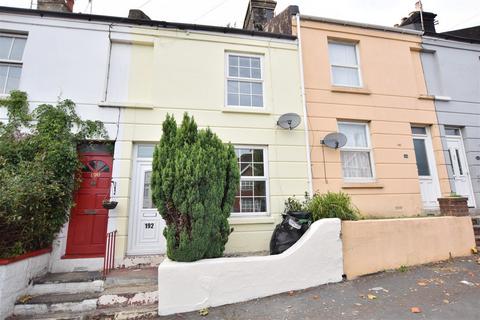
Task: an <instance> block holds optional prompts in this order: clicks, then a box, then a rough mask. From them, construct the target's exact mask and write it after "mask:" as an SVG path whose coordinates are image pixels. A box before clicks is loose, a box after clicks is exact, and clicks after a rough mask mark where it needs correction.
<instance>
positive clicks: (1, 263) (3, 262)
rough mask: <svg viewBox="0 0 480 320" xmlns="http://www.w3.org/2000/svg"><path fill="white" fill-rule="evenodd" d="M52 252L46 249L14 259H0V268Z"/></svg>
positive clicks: (50, 249)
mask: <svg viewBox="0 0 480 320" xmlns="http://www.w3.org/2000/svg"><path fill="white" fill-rule="evenodd" d="M50 252H52V248H51V247H50V248H46V249H40V250H35V251H30V252H27V253H24V254H21V255H19V256H16V257H12V258H6V259H0V266H6V265H9V264H11V263H14V262H18V261H22V260H25V259H28V258H33V257H37V256H41V255H42V254H46V253H50Z"/></svg>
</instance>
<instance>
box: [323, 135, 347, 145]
mask: <svg viewBox="0 0 480 320" xmlns="http://www.w3.org/2000/svg"><path fill="white" fill-rule="evenodd" d="M321 143H322V144H324V145H326V146H327V147H329V148H333V149H338V148H341V147H343V146H344V145H346V144H347V136H345V135H344V134H343V133H340V132H332V133H329V134H327V135H326V136H325V138H323V140H322V141H321Z"/></svg>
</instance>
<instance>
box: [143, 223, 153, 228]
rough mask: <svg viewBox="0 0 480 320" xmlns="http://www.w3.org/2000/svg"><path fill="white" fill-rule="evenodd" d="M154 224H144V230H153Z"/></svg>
mask: <svg viewBox="0 0 480 320" xmlns="http://www.w3.org/2000/svg"><path fill="white" fill-rule="evenodd" d="M154 225H155V224H154V223H145V229H153V226H154Z"/></svg>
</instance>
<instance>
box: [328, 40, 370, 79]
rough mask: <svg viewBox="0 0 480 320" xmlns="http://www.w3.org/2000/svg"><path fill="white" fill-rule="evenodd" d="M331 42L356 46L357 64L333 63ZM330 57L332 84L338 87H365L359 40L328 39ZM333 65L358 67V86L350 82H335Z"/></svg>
mask: <svg viewBox="0 0 480 320" xmlns="http://www.w3.org/2000/svg"><path fill="white" fill-rule="evenodd" d="M330 43H335V44H340V45H347V46H353V47H354V48H355V56H356V58H357V64H356V65H341V64H333V63H332V62H331V57H330ZM327 48H328V59H329V63H330V79H331V84H332V86H336V87H347V88H363V80H362V70H361V67H360V53H359V51H358V42H353V41H341V40H330V39H329V40H328V47H327ZM333 67H342V68H350V69H357V74H358V86H354V85H348V84H338V83H334V82H333Z"/></svg>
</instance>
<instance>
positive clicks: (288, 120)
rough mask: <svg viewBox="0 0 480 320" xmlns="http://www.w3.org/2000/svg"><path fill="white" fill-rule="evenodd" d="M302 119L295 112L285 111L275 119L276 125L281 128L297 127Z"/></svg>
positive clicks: (290, 128)
mask: <svg viewBox="0 0 480 320" xmlns="http://www.w3.org/2000/svg"><path fill="white" fill-rule="evenodd" d="M301 121H302V119H301V118H300V116H299V115H298V114H296V113H285V114H283V115H281V116H280V118H279V119H278V121H277V125H278V126H279V127H281V128H283V129H289V130H292V129H295V128H296V127H298V125H299V124H300V122H301Z"/></svg>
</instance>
